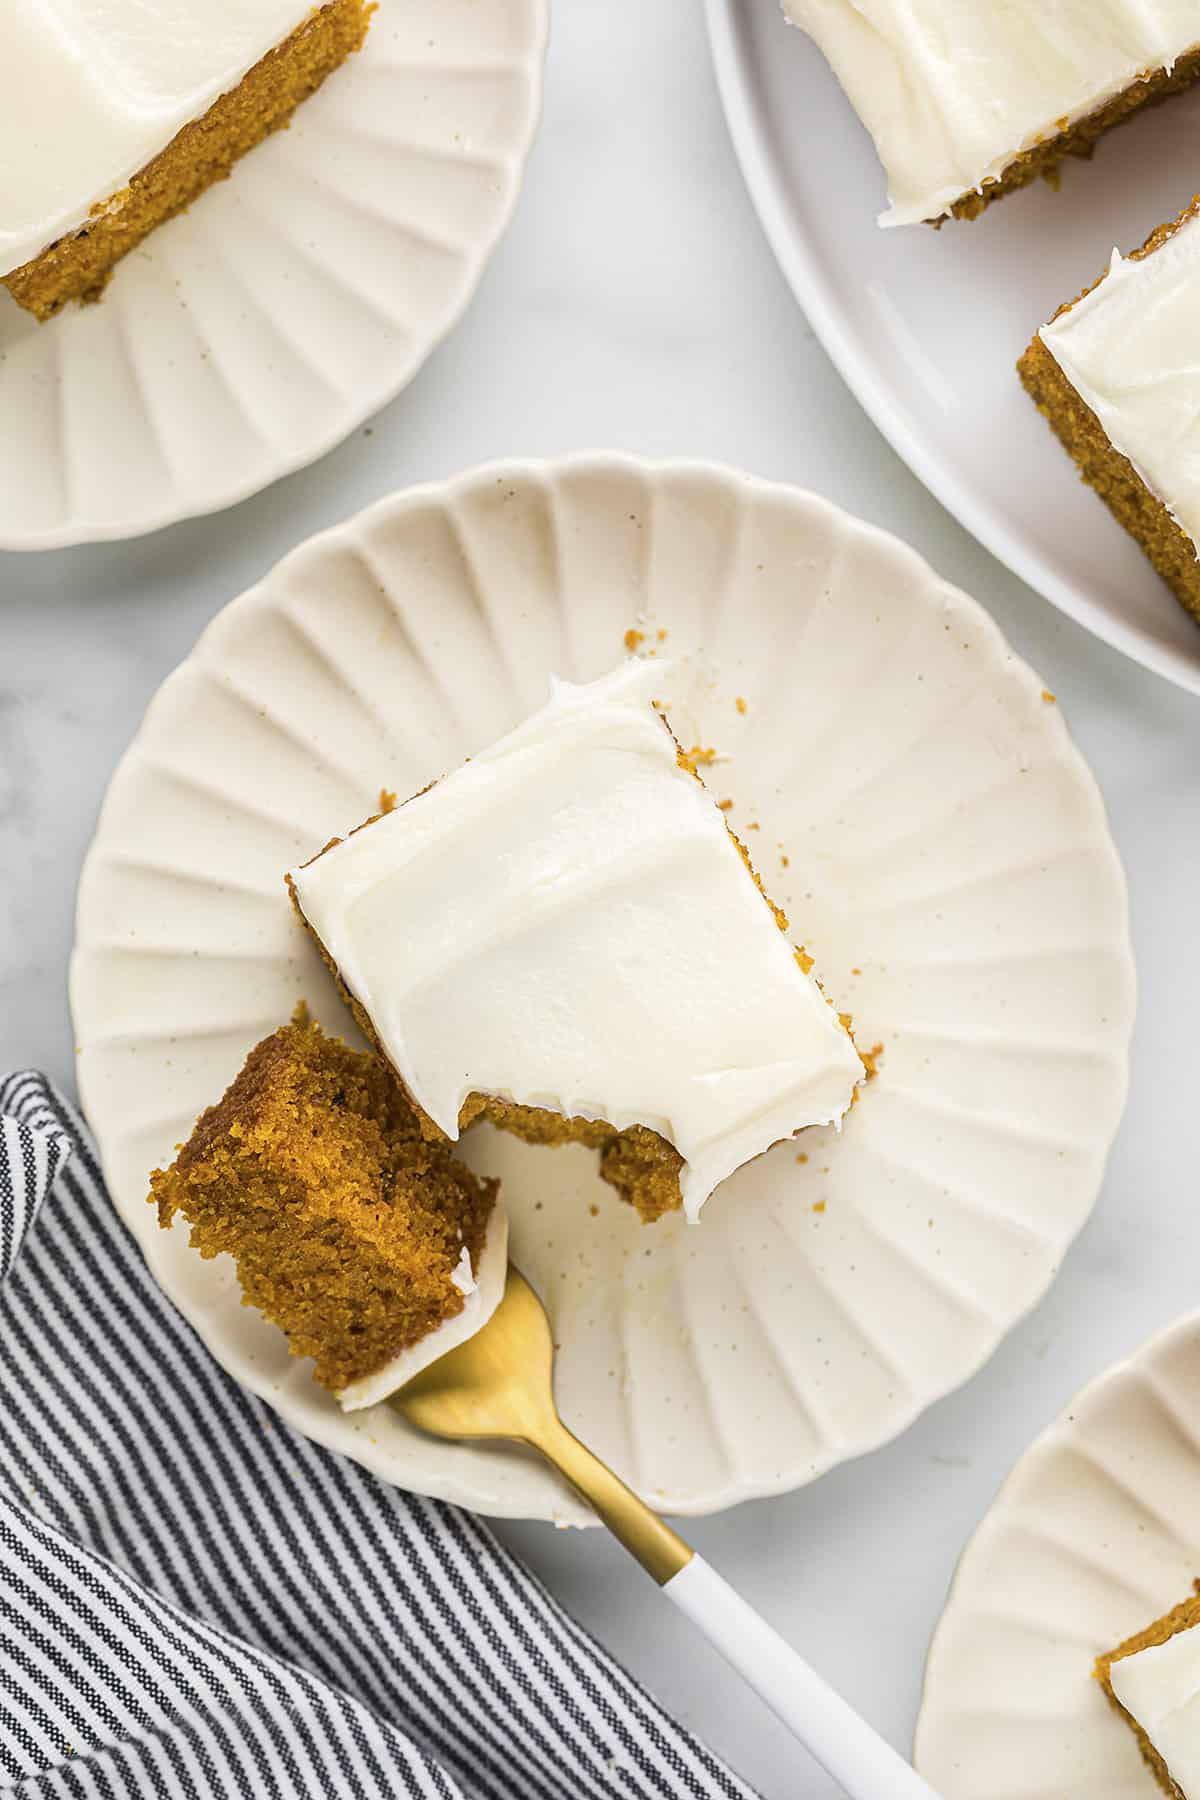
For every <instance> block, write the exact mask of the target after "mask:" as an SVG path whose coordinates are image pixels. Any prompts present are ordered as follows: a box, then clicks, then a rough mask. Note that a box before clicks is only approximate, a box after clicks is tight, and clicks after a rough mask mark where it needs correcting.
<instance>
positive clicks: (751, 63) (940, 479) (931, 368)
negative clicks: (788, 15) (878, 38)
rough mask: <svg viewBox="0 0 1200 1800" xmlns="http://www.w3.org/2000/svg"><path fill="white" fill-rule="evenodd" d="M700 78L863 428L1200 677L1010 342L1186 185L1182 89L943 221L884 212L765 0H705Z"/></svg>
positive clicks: (1192, 124)
mask: <svg viewBox="0 0 1200 1800" xmlns="http://www.w3.org/2000/svg"><path fill="white" fill-rule="evenodd" d="M707 8H708V23H709V35H710V39H711V43H712V50H713V57H714V62H715V65H716V71H717V77H718V83H719V86H720V90H721V95H722V99H723V102H724V106H725V112H726V116H727V118H728V121H729V127H730V131H731V134H732V137H733V142H734V146H735V148H736V151H737V154H738V157H739V160H740V162H741V165H742V170H743V173H744V175H745V178H746V183H747V186H748V187H749V190H750V195H751V198H752V200H753V202H754V205H755V207H756V209H757V211H758V214H759V218H760V220H761V222H762V225H763V228H764V230H765V231H766V234H767V237H768V238H769V240H770V242H771V245H772V247H773V249H774V251H775V254H776V256H777V258H778V260H779V264H780V267H781V268H782V270H783V273H784V275H785V277H786V279H787V280H788V282H789V283H790V285H791V287H792V290H793V292H794V293H795V295H796V298H797V299H798V300H799V302H800V304H801V306H802V307H803V308H804V311H805V313H806V314H807V316H808V319H809V321H810V323H811V325H812V327H813V329H814V330H815V331H816V333H817V335H818V336H819V338H820V339H821V342H822V343H823V344H824V346H825V349H826V350H827V351H828V353H829V355H830V357H831V358H832V359H833V361H834V363H835V364H836V365H837V367H838V369H839V371H840V373H841V374H842V376H843V378H844V379H845V381H846V383H847V385H848V386H849V387H850V389H851V390H852V392H853V393H854V394H855V396H856V397H857V399H858V400H859V402H860V404H861V405H862V406H863V407H864V409H865V410H866V411H867V413H868V414H869V415H870V417H871V418H872V419H873V420H874V422H875V424H876V425H877V426H878V427H879V429H880V431H882V433H883V434H884V436H885V437H886V438H887V439H888V441H889V442H890V443H891V445H892V447H893V449H895V450H896V451H897V453H898V454H899V455H900V456H902V457H903V458H904V460H905V462H906V463H907V464H908V465H909V467H910V468H911V469H912V471H913V473H914V474H915V475H917V476H918V477H919V478H920V479H921V480H922V481H923V482H924V483H925V485H926V486H927V487H928V488H929V489H931V491H932V492H933V493H934V494H935V495H936V496H937V498H938V499H939V500H940V501H941V502H942V504H943V505H944V506H946V507H947V508H948V509H949V510H950V511H951V512H952V513H953V514H954V515H955V517H956V518H958V519H959V520H960V521H961V523H962V524H963V525H965V526H966V528H967V529H968V530H969V531H970V532H972V533H973V534H974V536H975V537H977V538H978V539H979V541H980V542H981V543H982V544H984V545H986V547H987V548H988V549H989V550H991V551H992V552H993V554H994V555H996V556H998V557H1000V559H1001V560H1002V561H1003V562H1005V563H1007V564H1008V566H1009V568H1011V569H1012V570H1013V571H1014V572H1015V573H1016V574H1017V575H1019V576H1021V577H1022V578H1023V579H1024V580H1025V581H1028V582H1029V583H1030V585H1031V586H1033V587H1035V588H1037V589H1038V590H1039V592H1041V593H1042V594H1044V595H1045V597H1046V598H1047V599H1048V600H1050V601H1052V602H1053V603H1054V605H1056V606H1058V607H1060V608H1061V609H1062V610H1063V611H1064V612H1065V613H1068V614H1069V615H1070V616H1071V618H1073V619H1075V620H1077V621H1078V623H1079V624H1081V625H1083V626H1086V627H1087V629H1088V630H1089V631H1093V632H1095V633H1096V635H1097V636H1098V637H1101V638H1103V639H1104V640H1105V641H1106V642H1107V643H1110V644H1112V645H1114V646H1115V647H1116V648H1117V649H1119V650H1123V651H1124V652H1125V653H1126V654H1127V655H1128V656H1132V657H1133V658H1134V659H1135V660H1136V661H1138V662H1141V663H1144V664H1145V666H1146V667H1147V668H1149V669H1154V670H1156V671H1157V672H1158V673H1159V674H1160V675H1165V676H1166V677H1167V678H1168V679H1169V680H1171V681H1174V682H1177V683H1178V684H1179V685H1180V686H1181V687H1185V688H1190V689H1191V690H1192V692H1193V693H1200V628H1198V627H1197V626H1196V624H1195V623H1193V621H1192V619H1191V618H1190V617H1189V616H1188V614H1187V613H1185V612H1184V610H1183V609H1182V607H1180V606H1179V604H1178V603H1177V602H1176V601H1175V599H1174V598H1173V597H1172V595H1171V594H1170V593H1169V592H1168V590H1167V588H1166V587H1165V586H1164V585H1163V583H1162V582H1161V581H1160V580H1159V578H1158V576H1157V575H1156V574H1155V573H1154V570H1153V569H1152V568H1151V566H1150V564H1149V563H1148V562H1147V561H1146V559H1145V557H1144V556H1143V555H1142V553H1141V551H1140V550H1139V549H1138V548H1137V546H1136V545H1135V544H1134V543H1133V541H1132V539H1131V538H1129V537H1128V536H1127V535H1126V533H1125V532H1124V531H1123V530H1122V529H1121V527H1120V526H1119V525H1118V524H1117V523H1116V522H1115V520H1114V519H1113V518H1112V517H1111V516H1110V514H1109V513H1108V511H1107V509H1106V508H1105V507H1104V506H1103V505H1102V504H1101V502H1100V501H1099V500H1098V499H1097V498H1096V497H1095V495H1094V494H1093V493H1092V492H1091V491H1090V489H1087V488H1085V487H1084V486H1083V485H1082V483H1081V482H1080V481H1079V479H1078V476H1077V473H1076V470H1075V465H1074V464H1073V463H1072V462H1071V461H1070V459H1069V458H1068V456H1067V454H1066V452H1065V451H1064V450H1063V449H1062V448H1061V446H1060V445H1059V444H1058V441H1057V440H1056V439H1055V438H1054V437H1053V435H1052V434H1051V432H1050V429H1049V427H1048V426H1047V424H1046V423H1045V421H1044V420H1043V419H1042V418H1041V417H1040V415H1039V414H1038V412H1037V411H1036V409H1035V408H1034V406H1033V404H1032V402H1031V401H1030V400H1029V399H1028V398H1027V396H1026V394H1025V392H1024V390H1023V389H1022V387H1021V385H1020V383H1019V381H1018V379H1017V374H1016V368H1015V364H1016V361H1017V358H1018V356H1019V355H1020V354H1021V352H1022V351H1023V350H1024V348H1025V346H1026V345H1027V344H1028V342H1029V341H1030V339H1031V338H1032V336H1033V334H1034V332H1035V331H1036V330H1037V327H1038V326H1039V325H1041V324H1042V323H1043V322H1044V321H1045V320H1046V319H1048V318H1049V317H1050V315H1051V314H1052V313H1053V312H1054V311H1055V310H1056V308H1057V307H1058V306H1060V305H1061V304H1062V302H1063V301H1064V300H1070V299H1072V298H1073V297H1074V296H1075V295H1076V294H1077V293H1079V291H1080V290H1081V289H1082V288H1084V287H1086V286H1088V285H1089V284H1090V283H1091V282H1092V281H1094V280H1095V279H1096V277H1097V276H1098V275H1100V274H1101V272H1102V271H1103V270H1104V268H1105V267H1106V266H1107V263H1108V258H1109V255H1110V252H1111V250H1112V248H1113V245H1114V244H1116V245H1119V246H1120V247H1121V248H1122V249H1124V250H1129V249H1132V248H1134V247H1135V246H1136V245H1138V244H1140V243H1141V242H1142V241H1143V239H1144V238H1145V237H1146V236H1147V234H1148V233H1149V231H1150V230H1151V229H1152V228H1153V227H1154V226H1155V225H1157V224H1159V223H1160V221H1161V220H1163V219H1167V218H1173V217H1174V216H1175V214H1176V213H1177V212H1178V211H1179V209H1180V208H1181V207H1182V206H1184V205H1185V204H1186V203H1187V201H1189V200H1190V199H1191V197H1192V194H1193V192H1194V190H1195V188H1196V186H1197V180H1198V177H1197V176H1196V173H1195V162H1196V159H1195V153H1194V151H1195V140H1196V133H1197V130H1200V91H1195V92H1191V93H1185V94H1183V95H1181V96H1179V97H1177V98H1175V99H1173V100H1172V101H1171V102H1170V103H1169V104H1168V105H1165V106H1162V107H1159V108H1157V109H1154V110H1152V111H1150V112H1147V113H1146V114H1144V115H1142V116H1141V117H1139V118H1138V119H1136V120H1135V121H1134V122H1132V123H1130V124H1128V125H1125V126H1122V127H1121V129H1120V130H1118V131H1114V132H1112V133H1111V134H1110V135H1109V136H1108V137H1107V138H1106V139H1105V140H1104V141H1103V142H1102V143H1101V145H1100V147H1099V148H1098V150H1097V152H1096V155H1095V158H1094V160H1093V161H1092V162H1091V163H1090V164H1087V163H1081V162H1079V161H1078V160H1073V161H1070V162H1069V163H1068V165H1067V166H1066V168H1065V169H1064V171H1063V176H1062V186H1061V190H1060V191H1059V192H1057V193H1055V192H1053V191H1052V190H1051V189H1050V188H1049V187H1048V186H1046V184H1045V183H1039V184H1037V186H1036V187H1033V188H1028V189H1025V190H1023V191H1022V192H1020V193H1018V194H1013V195H1009V196H1008V197H1007V198H1005V199H1003V200H1000V201H998V202H997V203H996V204H994V205H993V206H991V207H990V208H989V209H988V211H987V212H986V213H985V214H984V215H983V217H982V218H980V219H976V220H974V221H971V222H969V223H960V222H956V221H953V220H951V221H950V222H948V223H947V224H946V225H945V226H943V228H942V229H941V230H940V231H933V230H931V229H930V228H929V227H928V226H921V225H914V226H907V227H903V228H900V229H889V230H886V231H883V230H880V229H879V227H878V225H877V224H876V219H877V217H878V215H879V214H880V213H881V212H882V211H883V210H884V207H885V206H886V203H887V195H886V184H885V180H884V176H883V171H882V168H881V167H880V164H879V162H878V159H877V158H876V155H875V151H874V148H873V146H872V144H871V140H870V138H869V136H868V134H867V132H866V130H865V129H864V128H863V126H862V125H861V124H860V123H859V121H858V119H857V117H856V116H855V114H854V112H853V109H852V108H851V106H850V103H849V101H848V100H847V99H846V98H845V96H844V95H843V93H842V92H841V89H840V88H839V86H838V83H837V80H836V78H835V77H834V75H833V73H832V71H831V69H830V68H829V66H828V64H827V63H826V62H825V59H824V57H823V56H822V55H821V53H820V51H819V50H818V49H817V47H816V45H815V44H813V43H812V42H811V41H810V40H809V39H808V38H807V37H806V36H805V35H804V34H803V33H802V32H800V31H799V30H798V29H796V28H794V27H792V26H789V25H788V24H787V23H786V22H785V20H784V17H783V14H782V11H781V8H780V4H779V0H707Z"/></svg>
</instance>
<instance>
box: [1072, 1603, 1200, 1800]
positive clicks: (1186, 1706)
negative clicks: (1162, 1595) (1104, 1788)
mask: <svg viewBox="0 0 1200 1800" xmlns="http://www.w3.org/2000/svg"><path fill="white" fill-rule="evenodd" d="M1198 1585H1200V1584H1198ZM1198 1626H1200V1593H1195V1594H1193V1595H1192V1596H1191V1598H1190V1599H1188V1600H1183V1601H1181V1602H1180V1604H1179V1605H1178V1606H1175V1607H1172V1609H1171V1611H1170V1612H1169V1613H1164V1615H1163V1617H1162V1618H1161V1619H1155V1621H1154V1623H1153V1624H1152V1625H1147V1626H1146V1628H1145V1630H1144V1631H1139V1632H1138V1633H1137V1634H1136V1636H1134V1637H1131V1638H1127V1639H1126V1640H1125V1642H1124V1643H1123V1644H1119V1645H1118V1646H1117V1648H1116V1649H1115V1650H1111V1651H1109V1653H1108V1654H1107V1655H1106V1656H1102V1657H1101V1658H1100V1660H1099V1662H1098V1663H1097V1664H1096V1675H1097V1677H1098V1678H1099V1680H1100V1682H1101V1684H1102V1685H1103V1687H1104V1691H1105V1693H1106V1694H1107V1695H1108V1697H1109V1699H1110V1700H1111V1701H1112V1704H1113V1705H1114V1706H1115V1707H1116V1708H1117V1711H1118V1712H1119V1713H1120V1714H1121V1715H1122V1717H1123V1718H1124V1720H1125V1722H1126V1724H1127V1725H1129V1726H1130V1728H1131V1729H1132V1731H1133V1732H1134V1734H1135V1736H1136V1737H1137V1740H1138V1747H1139V1748H1140V1750H1141V1752H1142V1756H1143V1757H1144V1759H1145V1761H1146V1763H1147V1765H1148V1767H1149V1768H1150V1769H1151V1771H1152V1772H1153V1774H1154V1776H1155V1778H1156V1779H1157V1781H1158V1784H1159V1786H1160V1787H1161V1788H1162V1790H1163V1792H1164V1793H1167V1794H1170V1795H1171V1796H1172V1797H1173V1800H1200V1630H1198V1629H1197V1627H1198Z"/></svg>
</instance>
